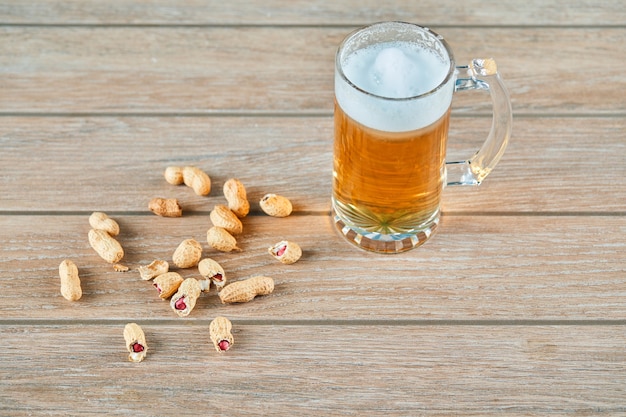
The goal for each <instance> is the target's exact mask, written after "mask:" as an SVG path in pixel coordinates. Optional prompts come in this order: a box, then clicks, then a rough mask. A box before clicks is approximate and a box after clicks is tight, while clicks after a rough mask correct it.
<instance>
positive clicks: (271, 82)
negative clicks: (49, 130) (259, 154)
mask: <svg viewBox="0 0 626 417" xmlns="http://www.w3.org/2000/svg"><path fill="white" fill-rule="evenodd" d="M433 29H437V28H436V27H433ZM351 30H352V28H310V27H289V28H275V27H243V28H242V27H190V28H179V27H174V28H164V27H115V26H114V27H51V28H46V27H0V48H1V49H2V50H3V51H5V54H4V55H2V56H0V67H2V68H3V92H4V94H2V96H0V113H12V112H17V113H22V112H23V113H41V112H51V113H59V112H61V113H76V112H78V113H80V112H88V113H92V112H93V113H120V112H130V113H133V112H138V113H151V112H157V113H181V112H183V113H185V112H186V113H189V112H190V113H201V114H206V113H213V112H218V113H219V112H235V113H237V112H243V113H250V112H261V113H268V112H269V113H272V112H279V113H293V112H299V111H300V112H309V113H319V112H324V113H328V114H329V113H330V112H331V110H332V103H333V59H334V54H335V50H336V47H337V45H338V44H339V42H340V41H341V39H342V38H343V37H344V36H345V35H346V34H347V33H348V32H350V31H351ZM442 34H443V35H444V36H445V37H446V39H447V40H448V42H449V43H450V45H451V46H452V48H453V50H454V51H455V56H456V59H457V62H458V63H459V65H464V64H467V63H469V61H470V60H471V59H472V58H476V57H479V58H480V57H485V56H492V57H494V58H495V59H496V60H497V61H498V65H499V70H500V72H501V73H502V74H503V77H504V79H505V80H506V81H507V84H508V85H509V88H510V90H511V97H512V103H513V107H514V111H515V112H517V113H525V114H526V113H530V114H541V115H546V114H570V115H578V114H581V113H589V114H614V113H619V114H620V115H623V114H624V97H623V95H622V94H621V91H623V90H624V87H625V86H626V82H625V81H624V79H623V77H622V74H621V66H622V64H623V62H622V54H621V52H622V46H623V44H624V42H625V41H626V29H624V28H606V29H598V28H587V29H579V28H576V29H572V28H563V29H554V28H455V27H450V28H446V29H445V31H444V32H442ZM581 62H585V63H593V64H592V65H588V64H585V65H582V64H581ZM251 66H253V68H254V70H253V71H250V67H251ZM235 92H237V93H235ZM459 96H463V97H459V100H463V101H461V102H462V103H463V105H462V108H463V109H464V111H466V112H470V113H480V114H490V113H491V108H490V106H488V105H486V103H485V102H484V101H483V100H478V99H476V95H475V94H473V95H467V94H462V95H461V94H459Z"/></svg>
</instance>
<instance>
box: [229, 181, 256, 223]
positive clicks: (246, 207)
mask: <svg viewBox="0 0 626 417" xmlns="http://www.w3.org/2000/svg"><path fill="white" fill-rule="evenodd" d="M224 197H226V201H228V208H229V209H231V210H232V212H233V213H235V215H236V216H237V217H239V218H243V217H246V216H247V215H248V213H249V212H250V202H248V197H247V195H246V188H245V187H244V185H243V184H242V183H241V181H239V180H238V179H236V178H231V179H229V180H228V181H226V182H225V183H224Z"/></svg>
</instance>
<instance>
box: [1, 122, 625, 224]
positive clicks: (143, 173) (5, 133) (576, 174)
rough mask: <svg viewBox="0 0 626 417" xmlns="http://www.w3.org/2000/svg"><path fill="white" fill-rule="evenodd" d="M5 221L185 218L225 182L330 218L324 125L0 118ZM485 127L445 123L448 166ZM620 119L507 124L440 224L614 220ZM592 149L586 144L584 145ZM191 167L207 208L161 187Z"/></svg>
mask: <svg viewBox="0 0 626 417" xmlns="http://www.w3.org/2000/svg"><path fill="white" fill-rule="evenodd" d="M1 120H2V123H1V124H0V146H2V152H1V153H0V166H2V167H3V171H2V178H3V181H1V182H0V193H1V194H2V196H3V198H2V200H0V209H1V210H3V211H18V212H23V211H28V212H50V211H55V212H56V211H63V212H72V211H94V210H103V211H113V212H122V211H143V210H145V209H146V207H147V204H148V201H149V200H150V199H151V198H153V197H172V198H178V199H179V200H180V201H181V204H183V206H184V209H185V211H186V212H188V213H191V212H196V211H207V210H211V209H212V207H213V205H215V204H222V203H223V202H224V197H223V195H222V186H223V184H224V182H225V181H226V180H228V179H229V178H231V177H237V178H239V179H240V180H241V181H242V182H243V183H244V184H245V186H246V187H247V189H248V193H249V198H250V201H252V202H253V206H254V208H255V209H257V210H258V201H259V200H260V199H261V197H262V196H263V195H264V194H265V193H268V192H277V193H279V194H280V193H282V194H285V195H286V196H287V197H289V198H290V199H291V200H292V201H293V203H294V204H295V208H294V209H295V211H296V212H300V213H306V212H311V211H313V212H321V211H329V210H330V195H331V183H332V177H331V175H332V135H333V132H332V129H333V124H332V117H331V116H328V117H326V116H324V117H293V118H292V117H287V118H285V117H267V118H266V117H146V118H143V117H97V118H93V117H92V118H90V117H69V118H67V117H52V118H49V117H36V118H33V117H4V118H2V119H1ZM489 124H490V119H489V118H469V117H454V116H453V119H452V123H451V132H450V141H449V152H448V153H449V160H458V159H462V158H468V157H469V156H470V155H472V154H473V152H474V151H475V150H476V149H478V147H479V146H480V144H481V142H482V140H483V138H484V137H485V136H486V134H487V133H486V132H487V131H488V129H489ZM625 134H626V119H625V118H531V117H524V118H519V119H516V120H515V125H514V133H513V138H512V139H511V143H510V145H509V147H508V149H507V151H506V153H505V155H504V157H503V159H502V161H501V162H500V164H499V165H498V166H497V167H496V169H495V170H494V172H493V173H492V174H491V175H490V177H489V178H487V180H486V181H485V182H484V183H483V184H482V185H481V186H480V187H478V188H458V187H457V188H448V189H447V190H446V192H445V197H444V211H445V212H448V213H463V212H488V213H520V212H524V213H533V212H549V213H561V212H565V213H587V212H595V213H623V212H625V211H626V205H625V204H624V201H625V198H626V185H625V184H624V182H623V181H619V180H618V179H619V178H623V177H626V165H625V164H623V161H624V156H625V155H626V149H625V144H624V135H625ZM590 138H593V140H591V139H590ZM170 165H175V166H179V165H182V166H185V165H196V166H198V167H201V168H203V169H204V170H206V171H207V172H208V173H209V175H210V176H211V177H212V180H213V190H212V192H211V194H210V196H209V197H208V198H205V197H197V196H195V195H194V194H193V192H191V190H190V189H188V188H186V187H176V186H172V185H170V184H167V183H166V182H165V180H164V178H163V171H164V170H165V168H166V167H167V166H170Z"/></svg>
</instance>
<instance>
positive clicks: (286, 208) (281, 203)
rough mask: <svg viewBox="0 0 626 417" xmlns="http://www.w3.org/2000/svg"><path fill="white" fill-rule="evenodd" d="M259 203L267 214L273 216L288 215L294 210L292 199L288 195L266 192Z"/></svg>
mask: <svg viewBox="0 0 626 417" xmlns="http://www.w3.org/2000/svg"><path fill="white" fill-rule="evenodd" d="M259 205H260V206H261V210H263V211H264V212H265V214H267V215H270V216H272V217H287V216H289V215H290V214H291V211H292V210H293V207H292V205H291V201H289V199H288V198H287V197H283V196H282V195H277V194H265V196H263V198H262V199H261V201H260V203H259Z"/></svg>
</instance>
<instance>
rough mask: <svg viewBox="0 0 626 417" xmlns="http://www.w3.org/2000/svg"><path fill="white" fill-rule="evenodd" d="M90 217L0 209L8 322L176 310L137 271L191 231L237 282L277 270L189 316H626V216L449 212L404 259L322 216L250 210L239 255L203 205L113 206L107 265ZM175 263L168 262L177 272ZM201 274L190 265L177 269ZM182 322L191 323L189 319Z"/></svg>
mask: <svg viewBox="0 0 626 417" xmlns="http://www.w3.org/2000/svg"><path fill="white" fill-rule="evenodd" d="M87 218H88V215H87V214H85V215H76V216H74V215H67V216H6V215H5V216H0V230H2V231H3V235H4V236H6V237H7V239H6V241H5V244H4V245H2V247H0V287H2V288H3V291H2V292H1V293H0V312H1V313H0V315H1V316H2V317H4V318H6V319H8V318H11V319H19V318H21V317H28V318H32V319H37V318H39V319H49V318H54V319H87V318H91V319H97V318H105V317H106V318H109V319H122V320H126V319H136V320H139V319H144V320H145V319H151V318H160V319H170V318H176V316H175V314H174V312H173V311H172V310H171V309H170V307H169V304H168V303H166V302H163V301H161V300H159V299H158V297H157V293H156V291H155V290H154V288H153V287H152V285H151V283H150V282H146V281H142V280H141V279H140V278H139V275H138V273H137V272H136V268H137V267H138V266H140V265H146V264H148V263H150V262H151V261H152V260H154V259H165V260H170V259H171V254H172V253H173V252H174V250H175V249H176V247H177V246H178V244H179V243H180V242H181V241H182V240H183V239H187V238H194V239H196V240H198V241H199V242H201V244H202V245H203V246H204V249H205V256H209V257H212V258H214V259H215V260H217V261H218V262H220V263H221V264H222V265H223V267H224V268H225V270H226V271H227V275H228V276H229V277H230V279H231V280H238V279H244V278H248V277H251V276H254V275H268V276H271V277H273V278H274V279H275V282H276V289H275V292H274V293H273V294H272V295H270V296H267V297H262V298H260V299H257V300H254V301H253V302H251V303H247V304H242V305H222V304H221V302H220V300H219V298H218V297H217V296H216V294H215V293H214V292H212V293H210V294H205V296H202V297H201V298H200V300H199V301H198V305H197V307H196V309H195V310H194V312H193V314H192V315H191V316H190V317H188V318H187V321H194V320H204V319H206V318H207V317H210V316H213V315H217V314H221V315H228V316H231V317H233V318H236V319H240V318H245V319H254V320H273V319H300V320H308V319H311V320H319V319H329V318H332V319H341V320H346V319H349V320H352V319H354V320H385V319H395V320H544V319H545V320H564V319H567V320H587V319H596V320H603V319H605V320H623V319H625V318H626V303H624V299H625V298H624V297H625V296H626V292H625V288H626V257H625V256H624V254H625V253H626V243H625V242H624V239H623V236H624V233H626V217H623V216H620V217H616V216H606V217H586V216H582V217H577V216H571V217H559V216H547V217H544V216H502V217H498V216H444V218H443V221H442V226H441V228H440V231H439V232H438V234H437V235H435V236H434V237H433V238H432V240H431V241H430V242H428V243H426V245H424V246H422V247H420V248H418V249H416V250H414V251H412V252H409V253H406V254H403V255H399V256H385V255H376V254H371V253H367V252H364V251H361V250H357V249H355V248H353V247H352V246H350V245H348V244H347V243H346V242H344V241H343V239H342V238H341V237H340V236H339V235H338V233H336V232H335V230H334V228H333V226H332V225H331V219H330V217H328V216H311V215H308V216H292V217H289V218H286V219H275V218H269V217H267V216H252V217H248V218H246V219H245V222H244V228H245V233H244V235H243V236H241V237H240V239H239V243H240V247H241V248H242V249H243V252H241V253H230V254H223V253H218V252H216V251H215V250H212V249H210V248H209V247H208V245H207V243H206V240H205V239H206V230H207V229H208V228H209V224H210V222H209V219H208V216H207V215H197V216H190V217H182V218H179V219H164V218H159V217H157V216H153V215H147V216H139V215H137V216H122V215H118V216H114V218H116V219H117V220H118V222H119V223H120V227H121V229H122V233H121V234H120V236H119V241H120V242H121V243H122V245H123V246H124V247H125V248H126V256H125V258H124V261H123V263H125V264H127V265H128V266H129V267H131V268H132V270H133V271H130V272H126V273H119V272H114V271H113V269H112V267H111V265H110V264H107V263H106V262H104V261H103V260H102V259H100V258H99V257H98V256H97V255H96V253H95V252H94V251H93V250H92V249H91V248H90V246H89V243H88V241H87V232H88V230H89V225H88V222H87ZM283 239H287V240H293V241H295V242H297V243H299V244H300V246H301V247H302V248H303V252H304V255H303V257H302V259H301V260H300V261H298V262H297V263H296V264H294V265H289V266H287V265H282V264H280V263H278V262H277V261H276V260H274V259H273V258H271V257H270V255H269V254H268V253H267V248H268V247H269V246H271V245H273V244H274V243H276V242H278V241H280V240H283ZM65 258H69V259H72V260H74V262H75V263H76V264H77V265H78V268H79V273H80V274H81V277H82V282H83V284H82V287H83V298H82V299H81V300H80V301H78V302H75V303H71V302H68V301H66V300H65V299H64V298H62V297H61V295H60V292H59V276H58V266H59V264H60V262H61V261H62V260H63V259H65ZM174 269H175V270H176V268H174ZM180 272H181V274H182V275H183V276H184V277H198V272H197V270H196V269H195V268H190V269H185V270H180ZM183 321H185V320H183Z"/></svg>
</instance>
